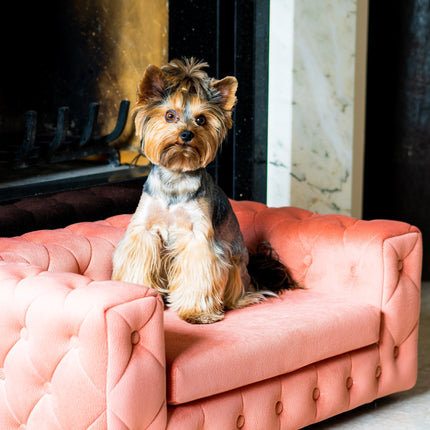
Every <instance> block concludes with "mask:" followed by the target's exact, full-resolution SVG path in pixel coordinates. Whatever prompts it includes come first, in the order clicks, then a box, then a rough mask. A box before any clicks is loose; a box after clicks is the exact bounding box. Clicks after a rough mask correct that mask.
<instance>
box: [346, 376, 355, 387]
mask: <svg viewBox="0 0 430 430" xmlns="http://www.w3.org/2000/svg"><path fill="white" fill-rule="evenodd" d="M353 385H354V381H353V380H352V378H351V377H350V376H349V377H348V378H346V388H347V390H350V389H351V388H352V386H353Z"/></svg>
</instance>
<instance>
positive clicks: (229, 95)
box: [212, 76, 238, 111]
mask: <svg viewBox="0 0 430 430" xmlns="http://www.w3.org/2000/svg"><path fill="white" fill-rule="evenodd" d="M212 85H213V87H214V88H215V89H216V90H217V91H218V93H219V95H220V104H221V106H222V108H223V109H225V110H226V111H231V110H232V109H233V107H234V105H235V104H236V90H237V85H238V84H237V79H236V78H235V77H234V76H226V77H225V78H224V79H221V80H220V81H215V82H214V83H213V84H212Z"/></svg>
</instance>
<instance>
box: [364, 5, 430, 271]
mask: <svg viewBox="0 0 430 430" xmlns="http://www.w3.org/2000/svg"><path fill="white" fill-rule="evenodd" d="M369 3H370V4H369V57H368V88H367V118H366V123H367V127H366V128H367V131H366V153H365V183H364V211H363V213H364V217H365V218H389V219H396V220H400V221H405V222H408V223H412V224H414V225H416V226H417V227H419V228H420V229H421V231H422V233H423V237H424V253H425V254H424V265H423V278H424V279H430V252H429V251H430V220H429V213H430V0H406V1H405V0H402V1H395V2H392V3H390V7H387V5H386V4H385V3H384V2H377V1H375V2H369Z"/></svg>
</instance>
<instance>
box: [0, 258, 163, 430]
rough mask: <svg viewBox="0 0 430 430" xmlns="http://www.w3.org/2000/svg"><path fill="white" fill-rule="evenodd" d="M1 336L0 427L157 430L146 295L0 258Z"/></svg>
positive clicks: (154, 345)
mask: <svg viewBox="0 0 430 430" xmlns="http://www.w3.org/2000/svg"><path fill="white" fill-rule="evenodd" d="M0 333H1V336H0V428H18V427H19V426H20V425H26V426H27V427H26V428H28V429H40V428H48V427H49V428H52V429H54V428H58V429H60V428H94V429H96V428H100V429H102V428H116V429H119V428H121V429H136V428H141V429H164V428H165V424H166V414H167V412H166V403H165V398H166V395H165V349H164V332H163V304H162V301H161V299H160V298H159V297H158V295H157V294H156V293H155V292H153V291H152V290H149V289H147V288H146V287H142V286H137V285H134V284H126V283H120V282H113V281H100V282H95V281H92V280H91V279H89V278H87V277H85V276H82V275H79V274H73V273H64V272H62V273H51V272H46V271H43V270H42V269H41V268H39V267H36V266H31V265H28V264H23V263H4V262H0Z"/></svg>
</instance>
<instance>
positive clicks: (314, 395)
mask: <svg viewBox="0 0 430 430" xmlns="http://www.w3.org/2000/svg"><path fill="white" fill-rule="evenodd" d="M312 398H313V399H314V400H318V399H319V398H320V390H319V388H318V387H315V388H314V391H313V393H312Z"/></svg>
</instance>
